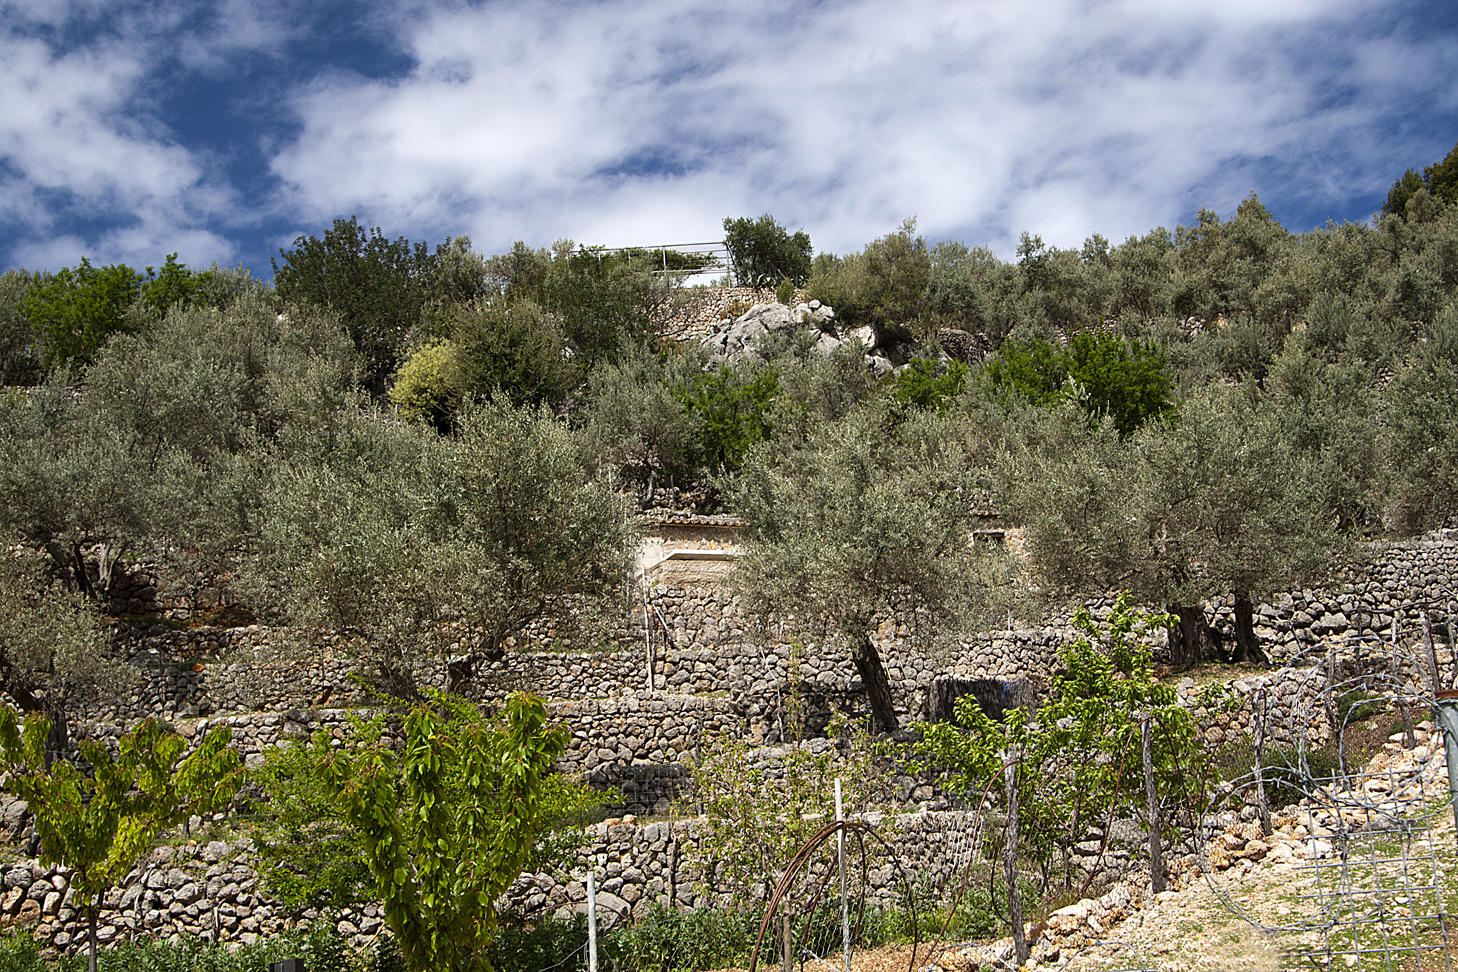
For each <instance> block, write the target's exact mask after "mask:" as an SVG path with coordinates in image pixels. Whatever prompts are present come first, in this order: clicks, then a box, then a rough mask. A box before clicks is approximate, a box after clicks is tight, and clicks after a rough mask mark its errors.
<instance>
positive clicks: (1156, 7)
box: [0, 0, 1458, 277]
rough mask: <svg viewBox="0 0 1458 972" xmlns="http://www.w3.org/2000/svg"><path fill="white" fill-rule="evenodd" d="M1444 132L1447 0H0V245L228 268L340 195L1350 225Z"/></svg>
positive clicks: (1065, 228)
mask: <svg viewBox="0 0 1458 972" xmlns="http://www.w3.org/2000/svg"><path fill="white" fill-rule="evenodd" d="M1455 141H1458V4H1453V3H1451V2H1442V3H1412V2H1403V0H1376V2H1371V0H1369V2H1357V0H1345V2H1344V0H1326V2H1318V0H1102V2H1101V0H1082V2H1074V0H1006V2H1005V0H979V2H961V3H959V2H948V0H939V2H921V0H895V2H889V0H888V2H883V0H846V2H831V0H827V2H820V3H802V4H793V5H792V4H784V3H768V2H763V0H741V2H739V3H732V4H726V3H723V2H713V3H708V2H702V0H601V2H553V0H539V2H531V3H526V2H520V0H518V2H512V3H506V2H477V3H470V2H447V0H420V2H393V3H371V2H369V0H352V2H348V3H344V2H334V0H322V2H314V3H298V2H285V0H213V2H202V0H199V2H169V0H152V2H148V3H146V4H141V3H134V2H126V0H117V2H112V0H0V248H3V253H0V263H3V265H7V266H26V267H30V268H33V269H39V268H43V267H46V268H51V269H56V268H58V267H61V266H70V265H74V264H75V263H76V262H78V261H79V259H80V258H81V257H82V256H83V255H85V256H88V257H90V258H91V260H92V261H93V262H114V261H124V262H127V263H130V264H132V265H133V266H137V267H141V266H145V265H149V264H152V265H156V264H160V263H161V262H162V258H163V256H164V255H165V254H166V253H170V252H173V251H176V252H178V254H179V258H180V259H181V260H182V261H183V262H184V263H187V264H189V265H193V266H197V265H203V266H205V265H207V264H208V263H209V262H210V261H217V262H218V263H220V264H225V265H230V266H231V265H237V264H240V263H241V264H243V265H244V266H247V267H249V268H250V269H252V270H253V271H254V273H256V274H259V275H261V276H264V277H267V276H270V275H271V270H270V267H269V258H270V256H274V255H276V254H277V251H278V248H279V247H280V246H287V245H288V244H289V243H290V242H291V241H292V240H293V239H294V238H295V237H296V236H297V235H299V234H300V233H316V234H317V233H319V232H321V231H322V230H323V229H325V228H326V227H327V226H328V225H329V224H330V222H331V221H332V220H333V218H334V217H336V216H350V215H357V216H358V217H359V218H360V220H361V222H363V223H365V224H366V225H371V226H375V225H378V226H380V227H382V228H383V230H384V231H385V233H386V234H387V235H389V236H391V237H395V236H401V235H403V236H407V237H409V238H410V239H412V240H421V239H424V240H429V241H431V242H432V243H438V242H442V241H444V240H445V239H447V238H449V237H452V236H455V235H459V234H468V235H469V236H470V237H471V238H472V240H473V241H474V244H475V247H476V249H478V250H481V251H484V252H487V253H494V252H500V251H502V250H504V249H507V248H508V247H509V246H510V245H511V243H512V241H514V240H517V239H524V240H526V241H527V242H528V243H531V244H532V245H534V246H544V245H548V244H550V243H551V242H552V241H553V240H556V239H559V238H564V237H566V238H571V239H574V240H577V241H578V242H582V243H590V244H605V245H609V246H620V245H651V244H660V243H674V242H694V241H700V240H709V239H714V238H717V237H718V236H719V235H721V224H722V221H723V218H724V217H725V216H758V215H759V214H761V213H766V212H768V213H772V214H774V216H775V217H776V218H777V219H778V220H779V221H780V222H781V223H782V224H784V225H786V226H788V227H789V228H790V229H792V230H795V229H801V228H803V229H805V230H806V231H808V232H809V234H810V236H811V239H812V240H813V241H814V244H815V247H816V249H817V250H830V251H834V252H845V251H847V250H854V249H859V248H860V247H861V246H863V245H864V244H865V243H866V242H868V241H870V240H872V239H874V238H875V237H877V236H880V235H883V234H885V233H887V232H889V231H891V230H893V229H894V228H895V227H896V226H897V225H898V224H899V223H900V222H901V221H902V220H903V219H904V218H905V217H907V216H912V215H915V216H916V217H917V218H918V221H919V222H918V225H919V228H920V229H921V231H922V232H924V233H925V234H926V235H927V236H928V238H930V239H931V240H933V241H935V240H943V239H957V240H962V241H965V242H967V243H969V244H982V245H988V246H991V247H993V248H994V249H995V250H996V251H998V252H999V253H1000V254H1001V255H1002V256H1004V257H1011V256H1012V255H1013V250H1014V247H1015V246H1016V241H1017V238H1018V235H1019V233H1021V232H1022V231H1024V230H1026V231H1029V232H1032V233H1036V234H1039V235H1041V236H1042V237H1043V238H1044V240H1045V241H1047V242H1049V243H1053V244H1056V245H1060V246H1077V245H1079V244H1081V243H1082V241H1083V240H1084V238H1086V237H1087V236H1089V235H1090V234H1092V233H1096V232H1097V233H1102V234H1103V235H1104V236H1106V237H1108V238H1110V239H1112V240H1114V241H1115V242H1118V241H1121V240H1123V239H1124V238H1125V237H1127V236H1129V235H1130V234H1142V233H1144V232H1146V231H1148V230H1150V229H1152V228H1154V227H1156V226H1161V225H1163V226H1170V227H1173V226H1174V225H1175V224H1176V223H1180V222H1184V223H1189V222H1192V221H1193V219H1194V217H1195V213H1196V212H1197V211H1198V210H1199V209H1200V208H1201V207H1207V208H1210V209H1214V210H1215V211H1217V212H1218V213H1220V214H1221V215H1222V216H1229V215H1230V214H1231V213H1233V212H1234V209H1235V207H1236V205H1237V204H1238V203H1239V202H1240V200H1241V199H1242V198H1244V197H1245V196H1246V195H1247V194H1248V193H1249V192H1251V191H1252V190H1254V191H1256V192H1257V193H1258V194H1259V195H1260V197H1261V200H1262V201H1263V202H1264V203H1265V204H1266V205H1267V206H1268V207H1269V208H1270V209H1271V210H1272V212H1274V213H1275V215H1276V217H1277V218H1278V219H1280V220H1281V222H1282V223H1283V224H1284V225H1286V226H1287V227H1288V228H1290V229H1292V230H1307V229H1311V228H1313V227H1316V226H1320V225H1322V224H1324V223H1325V222H1326V221H1327V220H1328V219H1332V220H1337V221H1343V220H1364V219H1367V218H1369V217H1370V216H1371V215H1372V214H1373V213H1374V212H1375V211H1376V210H1377V209H1378V208H1379V207H1380V206H1381V203H1382V199H1383V198H1384V196H1385V194H1386V191H1387V188H1388V186H1389V185H1391V183H1392V181H1393V180H1394V179H1395V178H1396V177H1397V176H1398V175H1400V174H1401V172H1402V171H1403V170H1404V169H1405V168H1408V167H1419V168H1420V167H1421V166H1422V165H1424V164H1427V163H1431V162H1433V161H1436V160H1437V159H1440V158H1442V157H1443V156H1444V155H1445V154H1446V153H1447V152H1448V150H1449V149H1451V148H1452V147H1453V145H1454V143H1455Z"/></svg>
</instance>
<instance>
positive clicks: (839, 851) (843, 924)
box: [835, 776, 851, 972]
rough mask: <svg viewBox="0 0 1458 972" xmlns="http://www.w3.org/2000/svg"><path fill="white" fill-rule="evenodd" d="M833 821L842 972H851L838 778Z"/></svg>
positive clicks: (842, 814) (843, 819)
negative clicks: (838, 869) (843, 952)
mask: <svg viewBox="0 0 1458 972" xmlns="http://www.w3.org/2000/svg"><path fill="white" fill-rule="evenodd" d="M835 819H836V822H837V823H839V824H841V828H840V830H838V831H836V834H835V849H836V855H835V856H836V858H837V859H838V860H839V861H840V943H841V946H842V947H843V948H844V949H845V966H844V967H843V968H844V972H851V963H850V899H849V898H848V897H846V887H845V805H844V804H843V803H842V802H841V795H840V777H838V776H837V777H836V778H835Z"/></svg>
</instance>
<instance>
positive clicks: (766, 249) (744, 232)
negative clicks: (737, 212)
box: [724, 213, 812, 287]
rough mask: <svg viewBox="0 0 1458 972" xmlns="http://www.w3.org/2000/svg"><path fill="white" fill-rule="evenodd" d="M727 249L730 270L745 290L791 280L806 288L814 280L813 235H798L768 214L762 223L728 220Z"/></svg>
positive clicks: (757, 221)
mask: <svg viewBox="0 0 1458 972" xmlns="http://www.w3.org/2000/svg"><path fill="white" fill-rule="evenodd" d="M724 245H725V247H727V248H728V250H729V266H730V269H731V270H732V271H733V274H734V279H735V281H737V282H738V283H739V285H740V286H743V287H773V286H775V285H777V284H778V283H779V282H780V281H781V280H788V281H790V282H791V283H793V284H794V285H795V286H797V287H803V286H804V285H805V284H806V283H807V282H808V281H809V279H810V257H811V255H812V250H811V248H810V235H809V234H808V233H806V232H805V231H804V230H800V231H799V232H797V233H795V234H794V235H791V234H790V231H789V230H787V229H785V228H784V227H783V226H781V225H780V224H779V223H776V222H775V220H774V217H773V216H770V215H769V214H768V213H766V214H765V215H763V216H761V217H760V218H759V219H750V218H749V217H748V216H741V217H739V218H738V219H733V218H730V217H725V218H724Z"/></svg>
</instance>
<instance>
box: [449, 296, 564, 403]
mask: <svg viewBox="0 0 1458 972" xmlns="http://www.w3.org/2000/svg"><path fill="white" fill-rule="evenodd" d="M453 316H454V320H455V326H454V328H453V332H454V347H455V353H454V356H453V362H452V363H453V367H454V371H453V372H452V373H451V375H450V382H451V385H452V389H453V393H454V395H455V396H456V398H457V399H458V400H459V399H462V398H466V397H471V396H475V397H477V398H489V397H491V396H493V395H496V394H498V393H499V394H501V395H504V396H506V398H508V399H510V401H511V402H512V404H514V405H539V404H548V405H556V404H558V403H559V402H561V401H562V399H563V398H564V397H565V396H566V395H567V393H568V392H569V391H571V390H572V389H573V387H575V386H576V384H577V381H578V376H577V370H576V369H575V368H574V367H573V365H572V362H571V361H569V360H568V359H567V356H566V341H565V339H564V338H563V335H562V331H561V328H560V326H559V323H558V319H557V318H556V316H555V315H552V314H548V313H546V312H544V311H543V310H542V309H541V308H540V307H538V306H537V305H536V304H535V303H533V302H531V301H528V300H521V301H517V302H515V303H512V304H508V303H507V302H506V301H505V300H504V299H500V298H497V299H494V300H484V301H476V302H473V303H471V304H467V305H464V306H461V307H459V308H457V309H456V310H455V312H454V315H453Z"/></svg>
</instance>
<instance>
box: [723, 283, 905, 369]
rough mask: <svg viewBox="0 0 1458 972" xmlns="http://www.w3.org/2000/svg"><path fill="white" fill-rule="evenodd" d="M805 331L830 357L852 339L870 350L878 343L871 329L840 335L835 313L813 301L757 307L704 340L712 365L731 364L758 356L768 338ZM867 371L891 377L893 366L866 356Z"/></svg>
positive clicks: (724, 322)
mask: <svg viewBox="0 0 1458 972" xmlns="http://www.w3.org/2000/svg"><path fill="white" fill-rule="evenodd" d="M801 328H804V329H810V330H813V331H816V332H818V333H817V334H816V336H815V343H814V350H815V352H816V353H817V354H822V355H825V356H826V357H829V356H830V355H832V354H834V353H835V352H836V351H837V350H838V349H839V348H840V346H841V345H843V344H844V343H845V342H846V341H847V340H850V339H852V338H854V339H858V340H860V342H861V343H862V344H863V345H865V346H866V347H867V348H868V349H869V348H870V346H871V342H872V341H873V340H874V338H873V336H872V332H871V329H870V328H869V327H860V328H854V329H851V330H850V331H848V332H847V333H844V334H842V333H840V331H839V329H838V327H837V323H836V320H835V310H834V309H833V308H830V307H827V306H825V305H824V304H822V303H820V301H818V300H812V301H810V302H808V303H803V304H796V305H795V306H794V307H787V306H785V305H784V304H780V303H771V304H755V305H754V306H753V307H751V308H750V309H749V310H747V311H745V312H744V313H743V314H740V315H739V316H738V317H736V318H735V319H734V320H732V321H728V320H726V321H723V322H721V323H720V325H719V326H718V327H717V328H715V330H714V333H712V334H710V335H709V336H708V337H706V338H704V345H705V346H706V347H707V348H708V349H709V363H710V364H711V365H720V364H730V363H733V362H736V361H740V360H743V359H745V358H747V357H750V356H755V355H758V353H759V348H760V346H761V344H762V343H763V340H764V338H765V336H766V335H768V334H779V333H783V332H786V331H795V330H799V329H801ZM866 367H867V368H870V369H871V370H872V372H874V373H875V374H876V376H877V377H881V376H882V375H883V374H886V373H889V371H890V362H888V361H886V360H885V359H884V358H878V357H875V356H873V355H870V354H867V355H866Z"/></svg>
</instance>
